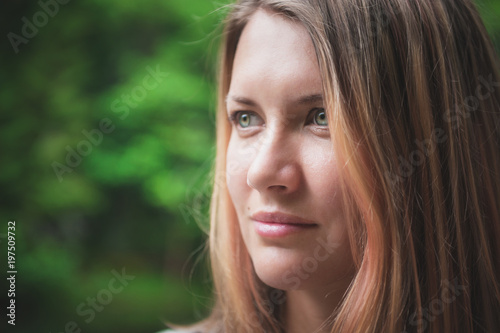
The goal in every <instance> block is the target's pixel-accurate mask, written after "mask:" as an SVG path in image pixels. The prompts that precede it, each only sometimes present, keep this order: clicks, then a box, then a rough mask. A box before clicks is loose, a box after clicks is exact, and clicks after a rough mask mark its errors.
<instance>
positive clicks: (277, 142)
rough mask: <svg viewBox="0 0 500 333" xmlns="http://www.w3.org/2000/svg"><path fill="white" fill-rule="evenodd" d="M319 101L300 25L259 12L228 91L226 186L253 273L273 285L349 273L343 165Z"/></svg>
mask: <svg viewBox="0 0 500 333" xmlns="http://www.w3.org/2000/svg"><path fill="white" fill-rule="evenodd" d="M323 107H324V105H323V98H322V84H321V76H320V72H319V68H318V64H317V60H316V56H315V52H314V47H313V44H312V42H311V39H310V37H309V35H308V33H307V32H306V30H305V28H304V27H303V26H302V25H300V24H298V23H293V22H291V21H290V20H287V19H284V18H283V17H282V16H281V15H276V14H273V13H270V12H268V11H264V10H258V11H257V12H256V13H255V14H254V15H253V16H252V17H251V19H250V21H249V22H248V24H247V26H246V27H245V29H244V30H243V33H242V36H241V38H240V40H239V43H238V47H237V51H236V56H235V60H234V67H233V73H232V79H231V85H230V89H229V93H228V96H227V110H228V116H231V117H232V132H231V138H230V142H229V147H228V151H227V184H228V190H229V193H230V196H231V199H232V201H233V204H234V207H235V210H236V213H237V216H238V220H239V226H240V229H241V233H242V236H243V239H244V242H245V245H246V247H247V249H248V252H249V254H250V256H251V258H252V261H253V265H254V268H255V271H256V273H257V275H258V276H259V278H260V279H261V280H262V281H263V282H264V283H266V284H268V285H270V286H272V287H275V288H278V289H284V290H290V289H306V288H316V287H325V286H334V285H335V284H339V283H342V284H344V282H345V281H346V279H350V277H352V275H350V272H351V271H352V270H351V268H352V256H351V252H350V247H349V241H348V236H347V232H346V221H345V219H344V215H343V212H342V207H341V193H340V192H339V168H340V166H339V165H338V163H337V161H336V156H335V153H334V151H333V149H332V142H331V139H330V133H329V129H328V122H327V119H326V114H325V111H324V109H323ZM285 214H288V215H285Z"/></svg>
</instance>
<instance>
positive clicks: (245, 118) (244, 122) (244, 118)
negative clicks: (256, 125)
mask: <svg viewBox="0 0 500 333" xmlns="http://www.w3.org/2000/svg"><path fill="white" fill-rule="evenodd" d="M238 123H239V124H240V126H241V127H248V126H250V115H249V114H248V113H247V112H240V114H239V117H238Z"/></svg>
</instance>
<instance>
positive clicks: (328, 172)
mask: <svg viewBox="0 0 500 333" xmlns="http://www.w3.org/2000/svg"><path fill="white" fill-rule="evenodd" d="M310 147H311V149H308V150H307V153H305V154H304V163H303V165H305V167H304V174H305V177H306V179H307V185H308V187H309V189H310V193H311V196H312V197H313V198H314V199H313V202H316V203H317V204H318V205H321V206H323V207H336V208H337V207H338V205H339V204H340V200H341V195H340V174H339V171H340V169H339V166H338V163H337V161H336V159H335V155H334V153H333V152H332V150H331V148H330V147H329V145H325V146H324V147H322V145H318V144H316V145H315V146H314V145H311V146H310Z"/></svg>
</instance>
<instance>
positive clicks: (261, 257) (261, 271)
mask: <svg viewBox="0 0 500 333" xmlns="http://www.w3.org/2000/svg"><path fill="white" fill-rule="evenodd" d="M254 252H255V253H254V254H253V255H251V257H252V262H253V267H254V269H255V273H256V274H257V276H258V277H259V279H260V280H261V281H262V282H263V283H264V284H266V285H268V286H270V287H273V288H276V289H280V290H294V289H303V288H307V286H308V285H309V284H311V282H312V281H313V280H316V279H315V277H316V276H315V275H316V274H314V273H317V272H316V270H315V271H313V270H310V271H309V272H307V271H305V270H304V269H303V268H302V266H303V265H302V264H303V262H304V260H306V259H305V258H308V256H307V255H304V254H303V253H296V252H295V251H294V250H291V249H283V248H265V249H258V250H257V251H254ZM294 252H295V253H294Z"/></svg>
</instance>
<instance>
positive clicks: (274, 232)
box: [255, 221, 318, 238]
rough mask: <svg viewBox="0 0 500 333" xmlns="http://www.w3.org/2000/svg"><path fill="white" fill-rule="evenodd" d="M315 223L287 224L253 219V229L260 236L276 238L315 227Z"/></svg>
mask: <svg viewBox="0 0 500 333" xmlns="http://www.w3.org/2000/svg"><path fill="white" fill-rule="evenodd" d="M317 226H318V225H317V224H291V223H290V224H287V223H273V222H260V221H255V230H256V231H257V233H258V234H259V235H260V236H262V237H268V238H278V237H285V236H288V235H291V234H296V233H300V232H304V231H307V230H311V229H315V228H316V227H317Z"/></svg>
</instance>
